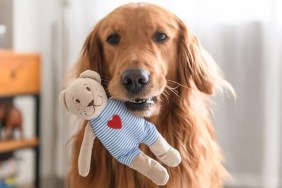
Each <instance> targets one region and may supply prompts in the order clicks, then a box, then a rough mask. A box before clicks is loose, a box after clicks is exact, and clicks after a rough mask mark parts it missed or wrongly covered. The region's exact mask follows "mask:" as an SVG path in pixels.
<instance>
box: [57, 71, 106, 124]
mask: <svg viewBox="0 0 282 188" xmlns="http://www.w3.org/2000/svg"><path fill="white" fill-rule="evenodd" d="M60 103H61V106H62V107H63V108H64V109H65V110H66V111H68V112H71V113H73V114H75V115H77V116H79V117H80V118H83V119H86V120H90V119H93V118H95V117H97V116H98V115H99V114H100V113H101V112H102V111H103V109H104V108H105V107H106V105H107V95H106V92H105V90H104V88H103V86H102V85H101V78H100V75H99V74H98V73H96V72H94V71H90V70H87V71H84V72H83V73H81V74H80V76H79V78H77V79H75V80H74V81H73V82H72V83H71V84H70V85H69V86H68V87H67V88H66V90H63V91H62V92H61V94H60Z"/></svg>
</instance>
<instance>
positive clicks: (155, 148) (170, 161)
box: [149, 134, 181, 167]
mask: <svg viewBox="0 0 282 188" xmlns="http://www.w3.org/2000/svg"><path fill="white" fill-rule="evenodd" d="M149 147H150V149H151V151H152V152H153V153H154V155H155V156H156V157H157V158H158V159H159V160H160V161H162V162H163V163H164V164H166V165H167V166H170V167H176V166H177V165H179V163H180V162H181V156H180V154H179V152H178V151H177V150H176V149H174V148H173V147H171V145H169V144H168V143H167V141H166V140H165V139H164V138H163V137H162V135H160V134H159V137H158V139H157V141H156V142H155V143H154V144H152V145H151V146H149Z"/></svg>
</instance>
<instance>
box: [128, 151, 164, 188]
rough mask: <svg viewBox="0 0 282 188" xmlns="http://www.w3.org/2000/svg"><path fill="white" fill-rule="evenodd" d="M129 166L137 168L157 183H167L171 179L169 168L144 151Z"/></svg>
mask: <svg viewBox="0 0 282 188" xmlns="http://www.w3.org/2000/svg"><path fill="white" fill-rule="evenodd" d="M129 167H130V168H132V169H134V170H137V171H138V172H140V173H141V174H143V175H144V176H146V177H147V178H149V179H150V180H152V181H153V182H154V183H155V184H157V185H165V184H166V183H167V181H168V179H169V175H168V173H167V170H166V169H165V168H164V167H163V166H162V165H161V164H160V163H158V162H157V161H155V160H154V159H152V158H150V157H149V156H147V155H145V154H144V153H140V154H139V155H138V156H136V157H135V158H134V159H133V161H132V163H131V164H130V166H129Z"/></svg>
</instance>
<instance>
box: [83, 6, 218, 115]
mask: <svg viewBox="0 0 282 188" xmlns="http://www.w3.org/2000/svg"><path fill="white" fill-rule="evenodd" d="M208 61H210V62H208ZM79 63H80V70H79V71H83V70H85V69H88V68H89V69H93V70H95V71H97V72H99V73H100V74H101V76H102V80H103V83H104V86H105V87H106V88H107V89H108V92H109V94H110V95H111V96H112V97H113V98H115V99H119V100H122V101H125V104H126V106H127V107H128V109H130V110H132V111H133V112H134V113H136V114H138V115H141V116H146V117H149V116H151V115H153V114H156V113H158V112H159V110H160V107H161V105H162V99H161V98H168V100H170V98H169V96H170V95H171V94H175V95H179V96H180V98H181V97H185V98H187V94H188V93H187V92H189V90H190V89H192V90H197V91H199V92H201V93H203V94H208V95H210V94H212V93H213V92H214V88H215V83H216V82H217V80H220V77H219V76H218V73H217V69H216V66H215V65H214V64H213V63H212V59H211V58H210V57H209V55H208V54H207V53H206V52H205V51H204V50H203V49H202V47H201V45H200V44H199V41H198V40H197V38H196V37H195V36H193V35H192V34H191V33H190V32H189V30H188V29H187V28H186V26H185V24H184V23H183V22H182V21H181V20H180V19H179V18H177V17H176V16H175V15H174V14H172V13H170V12H169V11H167V10H165V9H163V8H160V7H158V6H155V5H151V4H144V3H138V4H128V5H124V6H121V7H120V8H118V9H116V10H114V11H113V12H112V13H110V14H109V15H107V16H106V17H105V18H104V19H102V20H101V21H100V22H99V23H98V24H97V25H96V27H95V28H94V30H93V31H92V32H91V33H90V34H89V36H88V37H87V39H86V41H85V44H84V47H83V49H82V55H81V58H80V62H79ZM210 63H212V64H210ZM172 85H173V86H178V88H177V89H171V87H170V86H172ZM166 88H170V89H171V93H168V90H165V89H166ZM184 95H185V96H184ZM162 96H164V97H162ZM163 100H165V99H163Z"/></svg>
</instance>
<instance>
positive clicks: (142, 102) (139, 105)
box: [125, 96, 157, 111]
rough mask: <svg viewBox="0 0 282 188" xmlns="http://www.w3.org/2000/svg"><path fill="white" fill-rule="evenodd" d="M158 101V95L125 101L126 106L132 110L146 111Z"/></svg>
mask: <svg viewBox="0 0 282 188" xmlns="http://www.w3.org/2000/svg"><path fill="white" fill-rule="evenodd" d="M156 102H157V97H156V96H154V97H149V98H147V99H141V98H136V99H133V100H129V101H126V102H125V105H126V107H127V108H128V109H129V110H132V111H146V110H148V109H149V108H150V107H151V106H153V105H154V104H155V103H156Z"/></svg>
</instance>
